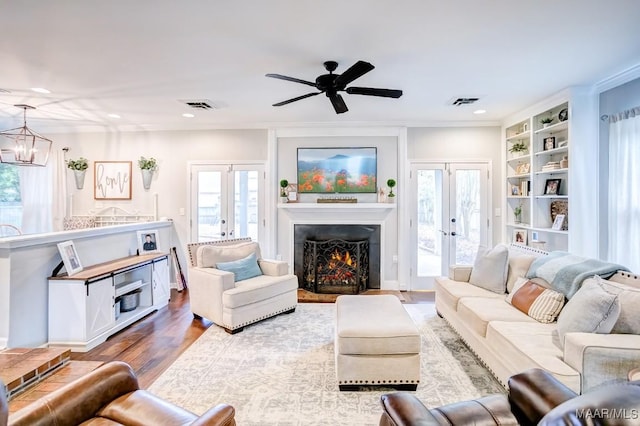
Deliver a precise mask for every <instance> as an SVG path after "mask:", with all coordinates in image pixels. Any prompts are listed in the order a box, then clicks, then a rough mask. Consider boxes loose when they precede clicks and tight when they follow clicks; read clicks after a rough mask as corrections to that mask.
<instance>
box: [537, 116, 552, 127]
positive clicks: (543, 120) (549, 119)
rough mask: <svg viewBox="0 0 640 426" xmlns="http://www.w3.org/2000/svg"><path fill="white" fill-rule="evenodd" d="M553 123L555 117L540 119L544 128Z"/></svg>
mask: <svg viewBox="0 0 640 426" xmlns="http://www.w3.org/2000/svg"><path fill="white" fill-rule="evenodd" d="M552 121H553V117H543V118H541V119H540V124H542V127H549V125H550V124H551V122H552Z"/></svg>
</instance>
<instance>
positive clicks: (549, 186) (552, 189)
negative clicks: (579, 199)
mask: <svg viewBox="0 0 640 426" xmlns="http://www.w3.org/2000/svg"><path fill="white" fill-rule="evenodd" d="M560 181H562V179H547V181H546V182H545V184H544V195H558V194H559V193H560Z"/></svg>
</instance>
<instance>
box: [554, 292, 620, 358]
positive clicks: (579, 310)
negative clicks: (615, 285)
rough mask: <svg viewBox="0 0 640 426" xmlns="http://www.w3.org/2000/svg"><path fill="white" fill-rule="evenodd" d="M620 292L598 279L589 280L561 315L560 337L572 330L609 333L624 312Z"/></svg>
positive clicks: (562, 342)
mask: <svg viewBox="0 0 640 426" xmlns="http://www.w3.org/2000/svg"><path fill="white" fill-rule="evenodd" d="M618 299H619V297H618V295H617V294H614V293H610V292H608V291H606V290H605V289H604V288H603V287H602V286H601V285H600V283H599V282H598V281H596V280H586V281H585V282H584V284H583V285H582V287H580V289H579V290H578V291H577V292H576V293H575V294H574V295H573V297H572V298H571V299H569V301H568V302H567V304H566V306H565V307H564V309H563V310H562V312H560V315H559V316H558V337H559V343H560V347H564V336H565V334H567V333H571V332H582V333H599V334H608V333H610V332H611V330H612V329H613V326H614V325H615V323H616V321H617V320H618V317H619V316H620V301H619V300H618Z"/></svg>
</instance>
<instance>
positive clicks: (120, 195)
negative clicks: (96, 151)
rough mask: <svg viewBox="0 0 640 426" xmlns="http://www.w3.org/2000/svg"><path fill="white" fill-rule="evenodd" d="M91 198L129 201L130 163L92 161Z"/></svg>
mask: <svg viewBox="0 0 640 426" xmlns="http://www.w3.org/2000/svg"><path fill="white" fill-rule="evenodd" d="M93 176H94V177H93V198H94V199H96V200H130V199H131V161H94V162H93Z"/></svg>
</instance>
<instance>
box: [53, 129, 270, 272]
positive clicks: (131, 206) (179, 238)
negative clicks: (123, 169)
mask: <svg viewBox="0 0 640 426" xmlns="http://www.w3.org/2000/svg"><path fill="white" fill-rule="evenodd" d="M53 139H54V140H55V141H56V144H57V145H58V147H62V146H67V147H69V148H70V150H69V152H68V153H67V158H73V159H76V158H78V157H80V156H83V157H86V158H87V159H89V161H90V165H89V172H88V173H87V177H86V181H85V185H84V189H82V190H77V189H76V188H75V183H74V179H73V176H72V173H71V171H68V180H67V189H68V191H69V194H73V213H74V214H87V212H88V211H89V210H91V209H96V208H101V207H106V206H118V207H121V208H123V209H125V210H136V209H137V210H138V211H139V212H140V213H153V204H154V194H155V193H157V194H158V216H159V217H168V218H171V219H173V221H174V223H175V230H176V234H177V235H176V241H175V243H176V246H177V247H178V249H182V250H183V251H184V250H185V246H186V244H187V243H188V242H189V232H190V230H189V220H188V212H189V206H188V199H189V192H188V191H189V176H188V173H187V171H188V166H187V164H188V162H190V161H205V160H210V161H217V162H220V161H229V162H234V161H235V162H239V161H249V160H251V161H264V162H265V164H266V161H267V131H266V130H210V131H192V132H189V131H169V132H123V133H89V134H87V133H75V134H65V135H55V137H53ZM140 156H144V157H154V158H156V159H157V160H158V162H159V167H158V171H157V172H156V173H155V174H154V177H153V182H152V184H151V188H150V189H149V190H148V191H145V190H144V188H143V186H142V176H141V173H140V171H139V169H138V165H137V160H138V158H140ZM96 160H98V161H100V160H108V161H133V169H132V178H133V181H132V183H133V189H132V199H131V200H128V201H111V200H107V201H97V200H94V198H93V195H94V194H93V162H94V161H96ZM180 209H184V211H185V213H186V214H185V215H184V216H181V215H180ZM184 264H185V263H183V265H184Z"/></svg>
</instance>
